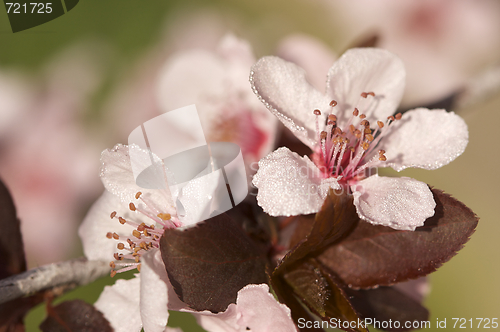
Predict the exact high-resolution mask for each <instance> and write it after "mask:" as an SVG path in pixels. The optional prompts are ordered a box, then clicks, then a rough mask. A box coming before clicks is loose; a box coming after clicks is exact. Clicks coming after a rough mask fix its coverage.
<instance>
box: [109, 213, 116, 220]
mask: <svg viewBox="0 0 500 332" xmlns="http://www.w3.org/2000/svg"><path fill="white" fill-rule="evenodd" d="M115 216H116V211H113V212H111V215H110V217H111V219H113V218H114V217H115Z"/></svg>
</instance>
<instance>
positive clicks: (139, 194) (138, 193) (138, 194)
mask: <svg viewBox="0 0 500 332" xmlns="http://www.w3.org/2000/svg"><path fill="white" fill-rule="evenodd" d="M141 195H142V193H141V192H140V191H138V192H137V194H135V199H139V197H141Z"/></svg>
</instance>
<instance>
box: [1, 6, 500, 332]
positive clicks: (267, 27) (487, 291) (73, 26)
mask: <svg viewBox="0 0 500 332" xmlns="http://www.w3.org/2000/svg"><path fill="white" fill-rule="evenodd" d="M204 10H208V11H210V12H212V13H216V14H217V15H219V16H217V17H218V18H219V20H220V21H219V23H220V24H221V25H222V26H223V27H225V28H226V29H227V30H228V31H232V32H233V33H235V34H236V35H237V36H238V37H241V38H245V39H247V40H249V41H250V42H251V44H252V46H253V47H254V51H255V53H256V56H257V57H260V56H263V55H266V54H272V53H273V52H274V50H275V47H276V43H277V42H278V41H279V40H280V39H281V38H283V37H284V36H286V35H287V34H289V33H294V32H302V33H307V34H311V35H313V36H315V37H317V38H319V39H321V40H322V41H324V42H325V43H326V44H328V45H329V46H330V47H331V48H332V49H334V50H336V51H337V52H340V51H341V50H342V49H344V48H345V47H346V45H348V44H349V41H346V40H345V38H342V28H341V27H340V26H339V25H338V24H337V23H336V20H335V18H334V17H332V16H331V14H328V13H327V12H326V11H324V10H322V7H321V6H320V4H319V3H318V2H306V1H290V0H288V1H281V0H278V1H263V0H253V1H247V0H238V1H229V0H227V1H225V0H216V1H210V2H207V1H201V0H200V1H192V0H191V1H180V0H168V1H164V0H163V1H159V0H148V1H137V0H106V1H99V0H84V1H80V3H79V4H78V5H77V6H76V7H75V8H74V9H73V10H72V11H70V12H68V13H67V14H65V15H63V16H62V17H59V18H57V19H55V20H53V21H51V22H48V23H46V24H43V25H41V26H38V27H35V28H32V29H29V30H26V31H23V32H19V33H15V34H13V33H12V32H11V30H10V26H9V23H8V21H7V15H6V14H5V12H4V11H3V10H0V69H2V70H3V69H9V70H12V69H14V70H19V71H21V72H24V73H28V74H30V75H35V76H36V75H38V74H39V73H40V72H41V70H42V68H43V66H44V65H45V64H46V63H47V61H49V59H51V58H52V57H53V56H55V55H56V54H58V53H59V52H62V51H63V50H64V49H65V48H67V47H69V46H72V45H76V44H78V43H91V44H92V45H95V46H94V47H96V48H101V47H102V50H98V49H96V51H99V52H100V51H103V50H104V54H105V57H107V58H105V59H106V60H105V66H104V67H102V72H103V74H104V81H103V83H102V84H101V85H100V87H99V89H98V90H97V91H96V92H95V93H94V94H93V95H92V96H91V98H92V103H91V111H90V112H89V113H88V114H86V115H85V118H84V120H85V121H87V122H88V127H87V128H88V130H89V131H92V130H97V129H92V128H95V127H93V124H96V123H98V122H99V121H100V120H101V119H102V118H103V116H104V115H103V114H102V113H103V112H104V111H103V109H104V106H103V105H104V102H105V100H106V98H107V97H108V95H109V94H110V92H111V91H113V88H114V86H115V85H117V84H118V83H119V82H120V80H121V79H123V78H124V77H126V76H127V75H128V73H129V72H131V71H132V70H135V69H134V68H135V67H134V66H135V64H136V63H138V61H139V60H140V59H141V57H143V56H146V55H147V54H148V53H149V52H150V51H151V50H152V49H153V48H155V47H156V46H157V45H158V44H164V45H167V46H166V47H165V53H166V55H165V57H166V56H167V55H168V53H169V52H173V51H174V49H173V48H170V49H169V47H168V45H169V43H171V42H173V40H174V39H175V32H173V33H172V31H171V28H172V26H174V25H178V24H179V20H182V18H183V17H184V16H185V15H188V14H192V13H199V12H203V11H204ZM191 23H192V24H197V22H196V20H195V21H191ZM202 23H203V22H202V21H201V22H200V24H202ZM169 33H170V34H169ZM499 108H500V95H499V94H498V93H497V94H496V95H494V96H492V97H491V98H488V99H486V100H484V101H482V102H481V103H479V104H475V105H473V106H470V107H468V108H464V109H461V110H460V115H461V116H463V118H464V119H465V121H466V122H467V124H468V125H469V130H470V143H469V146H468V147H467V150H466V151H465V153H464V154H463V155H462V156H461V157H459V158H458V159H457V160H456V161H454V162H453V163H451V164H450V165H447V166H445V167H443V168H441V169H439V170H435V171H424V170H405V171H403V172H402V173H401V174H399V175H404V176H411V177H414V178H417V179H419V180H421V181H424V182H426V183H428V184H430V185H431V186H434V187H436V188H439V189H442V190H444V191H445V192H447V193H450V194H452V195H453V196H454V197H455V198H457V199H459V200H460V201H462V202H464V203H465V204H466V205H467V206H468V207H470V208H471V209H472V210H473V211H474V212H475V213H476V214H477V215H478V216H479V217H480V223H479V226H478V228H477V231H476V233H475V234H474V235H473V236H472V238H471V240H470V241H469V242H468V243H467V244H466V246H465V248H464V249H463V250H461V251H460V253H459V254H458V255H457V256H456V257H454V258H453V259H452V260H451V261H450V262H448V263H446V264H445V265H444V266H443V267H441V268H440V269H439V270H438V271H437V272H436V273H433V274H432V275H431V276H430V280H431V285H432V291H431V294H430V296H429V297H428V299H427V300H426V301H425V304H426V305H427V307H428V308H429V309H430V311H431V322H432V324H433V325H432V326H433V328H432V329H431V330H434V328H435V321H436V319H437V318H439V319H440V320H442V319H444V318H446V319H447V320H448V328H450V324H451V322H452V318H462V317H463V318H466V319H469V318H473V319H474V318H476V317H481V318H495V317H498V318H500V317H499V316H500V283H499V278H498V276H499V275H500V259H499V253H500V241H499V240H498V238H497V237H498V236H499V235H500V220H499V218H498V217H495V213H496V211H497V209H496V207H495V206H496V204H498V199H499V198H500V195H499V194H498V192H497V190H498V188H500V176H499V175H498V172H499V171H498V165H500V157H499V155H498V151H499V147H498V143H497V141H498V138H497V136H498V133H497V132H496V129H497V127H498V123H500V112H499ZM99 130H100V129H99ZM89 134H92V132H90V133H89ZM99 137H103V135H102V134H100V136H99ZM114 143H116V142H112V141H111V138H106V137H105V135H104V138H103V139H102V141H99V142H98V143H97V144H98V145H99V147H100V148H102V149H103V148H107V147H111V146H112V145H113V144H114ZM123 143H124V142H123ZM96 158H99V156H98V155H96ZM95 174H96V177H97V176H98V171H97V169H96V172H95ZM79 255H81V251H80V249H79V247H78V246H77V247H76V248H75V250H74V252H72V253H71V254H70V255H69V256H75V257H76V256H79ZM120 277H131V274H128V275H127V276H120ZM112 282H113V280H112V279H111V278H104V279H102V280H99V281H97V282H96V283H94V284H92V285H89V286H86V287H82V288H80V289H78V290H75V291H73V292H71V293H69V294H67V295H65V296H64V297H63V299H68V298H81V299H84V300H86V301H89V302H93V301H95V300H96V299H97V297H98V294H99V292H100V291H101V290H102V288H103V287H104V285H106V284H111V283H112ZM43 315H44V309H43V307H38V308H37V309H36V310H34V311H33V312H32V313H31V314H30V315H29V316H28V318H27V322H26V323H27V331H38V328H37V326H38V324H39V323H40V322H41V320H42V319H43ZM190 324H191V325H190ZM192 324H194V319H193V318H192V317H190V316H189V315H187V314H176V315H174V316H172V319H171V321H170V323H169V325H171V326H182V327H183V328H184V330H185V331H201V330H197V329H196V328H195V327H194V325H192Z"/></svg>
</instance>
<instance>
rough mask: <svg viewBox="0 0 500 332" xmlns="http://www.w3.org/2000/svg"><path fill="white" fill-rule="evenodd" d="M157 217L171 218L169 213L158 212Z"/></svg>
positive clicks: (162, 218)
mask: <svg viewBox="0 0 500 332" xmlns="http://www.w3.org/2000/svg"><path fill="white" fill-rule="evenodd" d="M157 217H158V218H160V219H161V220H170V218H172V216H171V215H170V214H169V213H158V215H157Z"/></svg>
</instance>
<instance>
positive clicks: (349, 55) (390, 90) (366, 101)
mask: <svg viewBox="0 0 500 332" xmlns="http://www.w3.org/2000/svg"><path fill="white" fill-rule="evenodd" d="M405 76H406V72H405V68H404V65H403V62H402V61H401V60H400V59H399V58H398V57H397V56H395V55H394V54H392V53H390V52H388V51H386V50H382V49H376V48H354V49H350V50H348V51H346V52H345V53H344V54H343V55H342V56H341V57H340V58H339V59H338V60H337V61H336V62H335V63H334V65H333V66H332V68H330V71H329V72H328V79H327V88H326V93H327V95H328V96H329V97H330V98H331V99H333V100H335V101H337V103H338V105H337V106H336V107H335V110H336V112H335V114H336V115H337V119H338V123H339V125H340V126H341V127H342V126H343V125H344V124H345V123H346V122H347V120H348V119H349V118H350V116H351V114H352V111H353V110H354V108H355V107H357V108H358V109H359V112H360V113H363V114H365V115H366V120H368V121H370V122H372V123H375V122H376V121H377V120H381V119H385V118H387V117H388V116H390V115H392V114H393V113H394V112H395V111H396V109H397V107H398V106H399V103H400V101H401V98H402V96H403V91H404V87H405ZM362 92H367V93H368V92H374V93H375V97H372V96H368V97H367V98H363V97H361V93H362Z"/></svg>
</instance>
